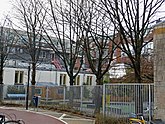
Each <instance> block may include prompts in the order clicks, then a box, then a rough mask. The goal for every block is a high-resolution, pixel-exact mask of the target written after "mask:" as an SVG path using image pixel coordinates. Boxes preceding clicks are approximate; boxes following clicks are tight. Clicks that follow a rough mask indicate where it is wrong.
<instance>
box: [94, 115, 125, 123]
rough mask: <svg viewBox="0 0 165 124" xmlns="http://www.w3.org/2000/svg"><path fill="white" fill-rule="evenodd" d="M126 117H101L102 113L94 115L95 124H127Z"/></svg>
mask: <svg viewBox="0 0 165 124" xmlns="http://www.w3.org/2000/svg"><path fill="white" fill-rule="evenodd" d="M127 123H128V122H127V119H125V118H115V117H103V116H102V115H96V123H95V124H127Z"/></svg>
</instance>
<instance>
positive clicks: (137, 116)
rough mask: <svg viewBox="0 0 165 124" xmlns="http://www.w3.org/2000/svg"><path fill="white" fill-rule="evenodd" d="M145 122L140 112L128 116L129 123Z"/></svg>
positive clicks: (142, 123) (139, 123)
mask: <svg viewBox="0 0 165 124" xmlns="http://www.w3.org/2000/svg"><path fill="white" fill-rule="evenodd" d="M146 123H147V121H145V119H144V117H143V114H142V113H138V114H134V116H132V117H130V118H129V124H146Z"/></svg>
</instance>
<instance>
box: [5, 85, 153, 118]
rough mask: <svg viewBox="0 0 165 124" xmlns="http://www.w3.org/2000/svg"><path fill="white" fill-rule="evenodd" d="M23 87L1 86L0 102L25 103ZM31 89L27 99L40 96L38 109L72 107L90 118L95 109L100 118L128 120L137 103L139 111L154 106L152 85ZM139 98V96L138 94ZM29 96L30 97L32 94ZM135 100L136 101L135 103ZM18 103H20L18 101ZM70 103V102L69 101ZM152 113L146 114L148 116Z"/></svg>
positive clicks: (38, 87)
mask: <svg viewBox="0 0 165 124" xmlns="http://www.w3.org/2000/svg"><path fill="white" fill-rule="evenodd" d="M26 89H27V87H26V86H22V85H19V86H15V85H14V86H13V85H12V86H11V85H5V86H3V100H4V102H10V103H14V102H17V103H21V104H23V105H25V104H26V98H25V97H26V96H27V95H26V93H27V91H26ZM32 89H34V88H33V87H32V86H30V87H29V100H31V99H32V97H33V95H36V96H40V103H39V105H42V106H52V107H53V106H60V107H62V106H66V105H67V106H68V107H69V106H72V107H73V108H74V109H75V110H79V111H81V112H82V113H86V114H90V115H93V114H94V112H95V110H96V108H98V106H99V108H100V112H102V113H103V114H104V115H108V116H115V117H128V116H129V114H130V113H134V112H136V106H137V103H139V104H141V105H142V106H141V107H142V108H143V110H144V109H145V108H147V107H153V106H154V102H153V101H154V85H153V84H104V85H103V86H88V85H83V86H55V87H49V86H42V87H40V86H35V90H34V93H33V92H32V91H33V90H32ZM138 93H139V94H140V95H139V94H138ZM32 94H33V95H32ZM137 100H140V101H139V102H137ZM20 101H21V102H20ZM70 101H71V102H70ZM152 114H153V112H151V111H150V112H149V113H147V115H152Z"/></svg>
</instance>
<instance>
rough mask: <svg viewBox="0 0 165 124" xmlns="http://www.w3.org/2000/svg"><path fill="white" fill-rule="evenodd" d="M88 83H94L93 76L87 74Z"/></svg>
mask: <svg viewBox="0 0 165 124" xmlns="http://www.w3.org/2000/svg"><path fill="white" fill-rule="evenodd" d="M87 85H92V76H87Z"/></svg>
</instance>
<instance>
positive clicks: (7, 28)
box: [0, 16, 17, 101]
mask: <svg viewBox="0 0 165 124" xmlns="http://www.w3.org/2000/svg"><path fill="white" fill-rule="evenodd" d="M11 28H12V25H11V23H10V21H9V20H8V16H6V17H5V19H4V21H3V22H2V24H1V26H0V101H1V100H2V98H3V72H4V67H5V65H6V62H7V60H8V56H9V55H10V52H11V51H12V49H13V46H14V44H16V42H17V40H16V37H17V35H15V34H14V32H13V30H12V29H11Z"/></svg>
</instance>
